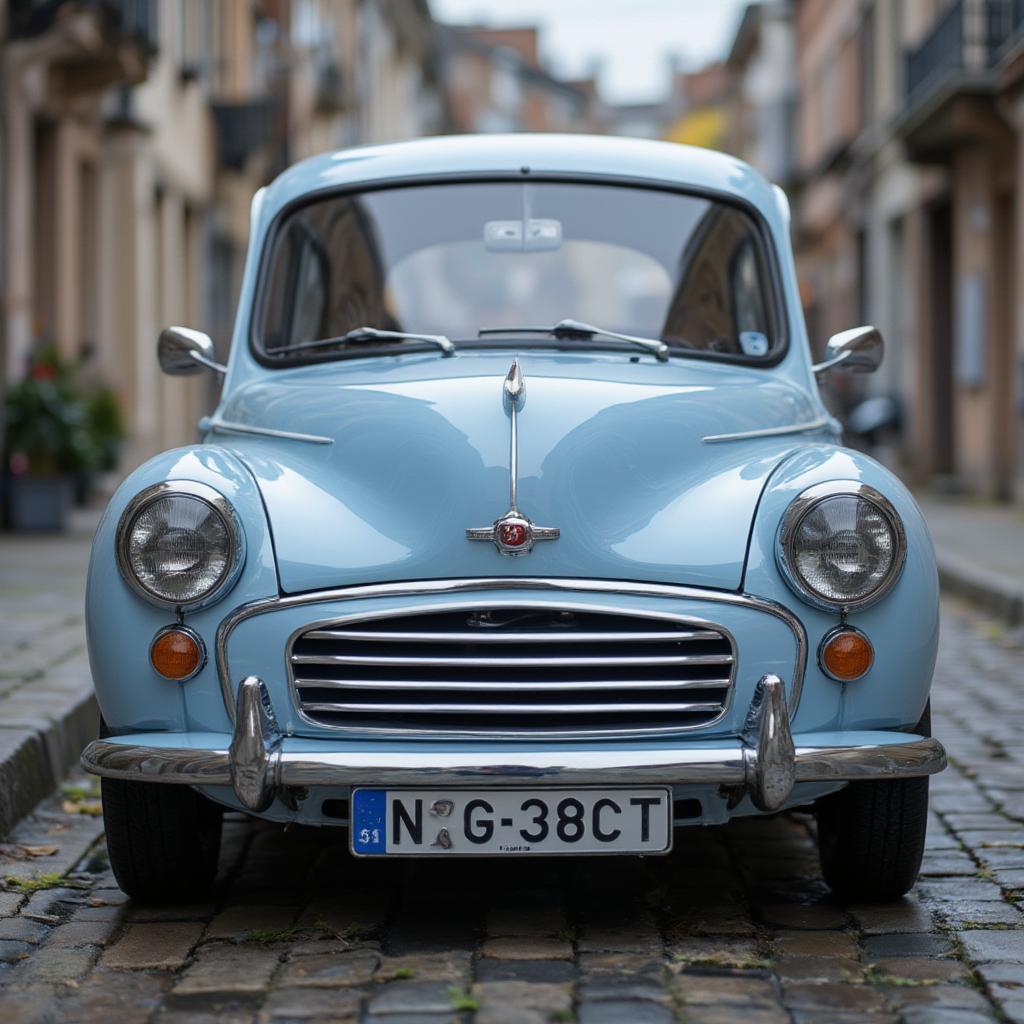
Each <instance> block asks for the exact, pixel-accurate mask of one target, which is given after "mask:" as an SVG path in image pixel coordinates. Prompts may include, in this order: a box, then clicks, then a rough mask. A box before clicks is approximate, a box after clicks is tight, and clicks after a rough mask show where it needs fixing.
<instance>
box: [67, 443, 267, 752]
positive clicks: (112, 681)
mask: <svg viewBox="0 0 1024 1024" xmlns="http://www.w3.org/2000/svg"><path fill="white" fill-rule="evenodd" d="M165 480H192V481H196V482H198V483H204V484H207V485H209V486H210V487H214V488H216V489H217V490H218V491H220V493H221V494H223V495H224V497H225V498H227V499H228V501H230V502H231V504H232V505H233V506H234V507H235V509H236V511H237V512H238V517H239V520H240V521H241V524H242V529H243V531H244V532H245V539H246V554H245V564H244V565H243V567H242V572H241V574H240V576H239V578H238V582H237V583H236V584H235V586H234V587H232V589H231V590H229V591H228V592H227V593H226V594H225V595H224V597H223V598H221V600H219V601H218V602H216V603H215V604H213V605H210V606H209V607H207V608H202V609H199V610H198V611H190V612H187V613H186V614H185V616H184V619H185V622H186V623H187V624H188V625H189V626H191V627H192V628H193V629H194V630H196V632H197V633H198V634H199V635H200V636H201V637H202V639H203V642H204V643H205V644H206V649H207V659H206V664H205V665H204V666H203V668H202V670H201V671H200V672H199V674H198V675H196V676H195V677H194V678H193V679H190V680H189V681H188V682H186V683H176V682H171V681H169V680H166V679H164V678H163V677H162V676H159V675H157V673H156V672H155V671H154V670H153V668H152V666H151V665H150V663H149V645H150V642H151V641H152V639H153V635H154V634H155V633H156V632H157V630H158V629H160V628H161V627H162V626H166V625H169V624H170V623H172V622H173V621H174V613H173V612H172V611H170V610H168V609H166V608H158V607H156V606H154V605H152V604H149V603H148V602H147V601H145V600H144V599H143V598H141V597H139V596H138V595H137V594H136V593H135V592H134V591H133V590H132V589H131V588H130V587H129V586H128V585H127V584H126V583H125V581H124V579H123V578H122V576H121V573H120V571H119V570H118V567H117V558H116V555H115V550H114V544H115V540H114V537H115V533H116V531H117V524H118V521H119V520H120V518H121V514H122V512H123V511H124V509H125V506H126V505H127V504H128V502H129V501H131V499H132V498H134V497H135V495H136V494H138V493H139V492H140V491H141V490H144V489H145V488H147V487H150V486H152V485H153V484H156V483H161V482H163V481H165ZM277 592H278V581H277V570H276V567H275V562H274V550H273V544H272V540H271V535H270V528H269V526H268V523H267V517H266V512H265V511H264V508H263V502H262V499H261V497H260V493H259V489H258V488H257V486H256V483H255V481H254V480H253V477H252V474H251V473H250V472H249V470H248V468H247V467H246V466H245V464H244V463H243V462H242V460H241V459H239V458H238V456H237V455H235V454H233V453H232V452H231V451H229V450H227V449H225V448H220V447H217V446H215V445H194V446H191V447H187V448H177V449H174V450H172V451H169V452H163V453H162V454H160V455H157V456H156V457H155V458H153V459H150V460H149V461H148V462H146V463H144V464H143V465H141V466H140V467H139V468H138V469H136V470H135V471H134V472H133V473H131V474H130V475H129V476H128V478H127V479H126V480H125V481H124V482H123V483H122V484H121V486H120V487H119V488H118V489H117V491H116V492H115V494H114V496H113V498H111V500H110V504H109V505H108V506H107V509H106V511H105V512H104V514H103V518H102V519H101V520H100V524H99V527H98V528H97V530H96V536H95V538H94V539H93V546H92V557H91V559H90V562H89V575H88V580H87V582H86V596H85V620H86V637H87V641H88V646H89V663H90V666H91V668H92V677H93V683H94V685H95V687H96V697H97V700H98V702H99V706H100V711H101V712H102V714H103V718H104V721H105V722H106V724H107V727H108V728H109V729H110V731H111V732H112V733H114V734H117V733H119V732H136V731H140V732H141V731H146V730H157V731H162V730H171V731H179V730H190V729H191V730H209V731H230V722H229V720H228V717H227V713H226V711H225V709H224V702H223V699H222V697H221V692H220V685H219V682H218V679H217V671H216V664H215V660H216V659H215V657H214V651H215V647H214V645H215V640H216V632H217V626H218V625H219V624H220V621H221V620H222V619H223V618H224V616H225V615H227V614H228V612H230V611H231V610H232V609H233V608H235V607H237V606H238V605H239V604H242V603H243V602H246V601H252V600H256V599H257V598H260V597H268V596H270V595H274V594H276V593H277Z"/></svg>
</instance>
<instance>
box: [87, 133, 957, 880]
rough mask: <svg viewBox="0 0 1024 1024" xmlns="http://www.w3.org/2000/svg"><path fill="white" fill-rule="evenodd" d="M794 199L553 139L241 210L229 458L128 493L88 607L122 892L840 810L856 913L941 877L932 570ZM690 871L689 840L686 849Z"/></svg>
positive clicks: (331, 183) (381, 169)
mask: <svg viewBox="0 0 1024 1024" xmlns="http://www.w3.org/2000/svg"><path fill="white" fill-rule="evenodd" d="M787 216H788V214H787V209H786V204H785V199H784V197H782V195H781V193H779V192H778V191H777V190H775V189H773V188H772V187H771V186H770V185H768V184H767V183H766V182H764V181H763V180H762V179H761V178H760V177H759V176H758V175H757V174H756V173H755V172H753V171H752V170H751V169H750V168H749V167H747V166H746V165H744V164H742V163H741V162H739V161H736V160H733V159H731V158H729V157H725V156H722V155H718V154H713V153H708V152H704V151H699V150H691V149H688V148H686V147H680V146H673V145H668V144H659V143H641V142H627V141H625V140H614V139H586V138H577V137H572V138H562V137H557V136H548V137H531V136H512V137H488V138H462V139H442V140H430V141H422V142H415V143H405V144H398V145H394V146H383V147H377V148H373V149H365V150H353V151H349V152H342V153H337V154H333V155H329V156H325V157H322V158H316V159H314V160H311V161H307V162H306V163H303V164H300V165H298V166H297V167H295V168H292V169H291V170H290V171H288V172H286V173H285V174H284V175H282V176H281V177H280V178H279V179H278V180H277V181H276V182H274V183H273V184H272V185H271V186H269V187H268V188H267V189H266V190H264V191H263V192H262V193H260V194H259V195H258V196H257V197H256V199H255V200H254V203H253V220H252V240H251V247H250V255H249V259H248V263H247V266H246V270H245V278H244V283H243V288H242V295H241V300H240V306H239V313H238V320H237V324H236V329H235V334H234V338H233V343H232V347H231V355H230V360H229V363H228V365H227V367H226V368H225V367H220V366H219V365H218V364H217V363H216V360H215V357H214V353H213V346H212V344H211V343H210V342H209V339H207V338H206V336H205V335H202V334H199V333H198V332H195V331H190V330H186V329H183V328H171V329H169V330H168V331H166V332H164V335H163V336H162V337H161V342H160V348H161V361H162V363H163V365H164V368H165V369H167V370H168V371H169V372H176V373H183V372H191V371H192V370H198V369H201V368H202V367H204V366H205V367H212V368H213V369H215V370H217V371H219V372H223V373H224V374H225V381H224V387H223V393H222V397H221V401H220V403H219V405H218V408H217V410H216V412H215V413H214V414H213V415H212V416H211V417H209V418H208V419H206V420H205V421H204V422H203V424H202V431H203V441H202V443H199V444H196V445H193V446H189V447H187V448H182V449H178V450H175V451H170V452H166V453H164V454H162V455H159V456H157V457H156V458H154V459H152V460H150V461H149V462H148V463H146V464H145V465H143V466H142V467H140V468H139V469H138V470H136V471H135V472H134V473H132V474H131V475H130V476H129V477H128V479H127V480H126V481H125V482H124V484H123V485H122V486H121V488H120V489H119V490H118V492H117V493H116V494H115V496H114V498H113V500H112V501H111V503H110V506H109V509H108V510H107V513H106V515H105V517H104V519H103V521H102V523H101V525H100V528H99V530H98V532H97V536H96V541H95V545H94V551H93V559H92V565H91V569H90V576H89V584H88V595H87V603H88V608H87V610H88V633H89V646H90V657H91V663H92V669H93V674H94V679H95V684H96V691H97V696H98V699H99V703H100V707H101V710H102V715H103V722H102V736H101V738H100V739H99V740H97V741H95V742H94V743H92V744H90V746H89V747H88V748H87V750H86V751H85V753H84V755H83V764H84V765H85V767H86V768H88V769H89V770H90V771H93V772H96V773H97V774H99V775H101V776H103V794H104V812H105V815H106V825H107V840H108V846H109V849H110V854H111V863H112V865H113V867H114V871H115V873H116V875H117V878H118V881H119V882H120V884H121V885H122V887H123V888H124V889H125V890H126V891H127V892H129V893H130V894H132V895H136V896H145V897H149V898H154V897H155V898H165V899H166V898H175V897H176V896H178V895H188V896H189V897H192V896H194V892H195V889H196V887H197V886H198V887H202V886H204V885H208V884H209V883H210V882H211V881H212V879H213V877H214V873H215V871H216V863H217V851H218V846H219V835H220V812H221V809H222V808H224V807H228V808H233V809H236V810H242V811H246V812H248V813H250V814H255V815H258V816H261V817H263V818H266V819H270V820H274V821H280V822H300V823H304V824H309V825H321V826H341V827H347V828H348V829H349V832H350V837H351V849H352V852H353V853H354V854H356V855H357V856H434V857H437V856H441V857H451V856H466V855H481V854H483V855H490V856H496V857H501V856H523V855H535V854H551V855H554V854H581V853H586V854H601V853H606V854H612V853H632V854H658V853H664V852H667V851H668V850H669V849H670V848H671V846H672V843H673V838H674V837H675V836H676V833H677V830H678V829H679V828H680V827H681V826H686V825H691V826H697V825H713V824H718V823H722V822H725V821H727V820H729V819H730V818H732V817H736V816H741V815H751V814H770V813H775V812H778V811H781V810H785V809H787V808H793V807H806V806H809V805H813V806H814V808H815V811H816V814H817V817H818V834H819V841H820V846H821V854H822V865H823V869H824V873H825V877H826V879H827V880H828V881H829V883H830V884H831V885H832V886H833V887H834V888H836V889H838V890H842V891H846V892H850V893H856V894H859V895H864V896H870V897H877V898H886V897H892V896H896V895H899V894H901V893H902V892H904V891H906V889H908V888H909V887H910V885H911V884H912V883H913V881H914V878H915V877H916V873H917V869H918V866H919V863H920V856H921V850H922V848H923V842H924V822H925V811H926V807H927V777H928V775H930V774H932V773H934V772H936V771H939V770H941V768H942V767H943V766H944V763H945V756H944V753H943V750H942V747H941V745H940V744H939V743H938V742H937V741H936V740H934V739H932V738H930V735H929V722H928V693H929V687H930V683H931V675H932V669H933V665H934V660H935V651H936V642H937V633H938V600H937V576H936V570H935V564H934V559H933V555H932V550H931V545H930V541H929V538H928V534H927V531H926V529H925V525H924V523H923V521H922V518H921V515H920V513H919V512H918V510H917V508H916V506H915V505H914V502H913V500H912V499H911V497H910V495H909V494H908V493H907V491H906V489H905V488H904V487H903V486H902V485H901V484H900V483H899V481H898V480H897V479H895V478H894V477H893V476H892V475H891V474H890V473H889V472H888V471H887V470H886V469H884V468H883V467H881V466H880V465H878V464H877V463H875V462H874V461H872V460H871V459H870V458H868V457H866V456H864V455H862V454H860V453H857V452H854V451H851V450H849V449H846V448H844V447H842V446H841V444H840V443H839V440H838V425H837V424H836V423H835V421H834V420H833V419H832V417H831V416H830V415H829V414H828V412H827V411H826V409H825V407H824V406H823V404H822V402H821V399H820V397H819V394H818V389H817V384H816V374H820V373H822V372H825V371H827V370H829V369H833V368H834V369H836V370H840V369H843V368H846V369H860V370H867V369H871V368H873V367H874V366H875V365H877V362H878V360H879V359H880V356H881V340H880V338H879V337H878V335H877V333H876V332H874V331H872V330H871V329H869V328H861V329H855V330H853V331H849V332H846V333H845V334H843V335H839V336H837V337H836V338H834V339H833V340H832V342H830V345H829V350H828V358H827V360H826V362H825V363H824V364H821V365H819V366H817V367H815V366H812V364H811V361H810V356H809V346H808V342H807V338H806V336H805V330H804V325H803V319H802V315H801V310H800V305H799V301H798V295H797V286H796V280H795V272H794V268H793V264H792V258H791V254H790V249H789V240H788V222H787ZM677 841H680V842H685V832H678V837H677Z"/></svg>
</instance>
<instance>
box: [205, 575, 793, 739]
mask: <svg viewBox="0 0 1024 1024" xmlns="http://www.w3.org/2000/svg"><path fill="white" fill-rule="evenodd" d="M492 590H543V591H554V592H557V593H563V594H570V595H571V594H572V593H574V592H575V593H585V594H618V595H621V596H623V597H665V598H675V599H678V600H693V601H706V602H711V603H718V604H730V605H736V606H739V607H741V608H751V609H754V610H756V611H761V612H765V613H766V614H768V615H772V616H774V617H775V618H777V619H780V620H781V621H782V622H784V623H785V624H786V626H787V627H788V628H789V630H790V632H791V633H792V634H793V639H794V641H795V643H796V659H795V662H794V666H793V680H792V683H791V684H790V693H789V701H788V706H789V717H790V720H792V718H793V716H794V715H795V714H796V710H797V708H798V707H799V706H800V695H801V692H802V690H803V683H804V672H805V671H806V668H807V633H806V631H805V630H804V626H803V623H802V622H801V621H800V619H799V618H798V617H797V616H796V615H795V614H794V613H793V612H791V611H790V610H789V609H788V608H786V607H785V605H781V604H779V603H778V602H777V601H772V600H769V599H768V598H763V597H755V596H754V595H753V594H743V593H731V592H728V591H718V590H703V589H701V588H699V587H686V586H677V585H675V584H669V583H633V582H629V581H619V582H611V581H608V580H581V579H543V578H538V577H529V576H518V577H515V576H509V577H503V576H496V577H480V578H476V579H462V580H421V581H417V582H408V583H371V584H367V585H363V586H354V587H343V588H339V589H336V590H320V591H316V592H315V593H312V594H289V595H285V596H283V597H280V596H275V597H266V598H262V599H261V600H258V601H251V602H249V603H248V604H243V605H240V606H239V607H238V608H236V609H235V610H234V611H233V612H232V613H231V614H230V615H228V616H226V617H225V618H224V619H223V620H222V621H221V623H220V625H219V626H218V627H217V639H216V645H215V647H216V661H217V675H218V677H219V679H220V686H221V695H222V697H223V699H224V707H225V710H226V711H227V713H228V717H229V718H230V719H231V721H232V722H233V721H234V705H235V694H234V688H233V686H232V684H231V676H230V673H229V668H228V653H227V651H228V640H229V638H230V636H231V633H232V632H233V631H234V629H235V628H236V627H237V626H238V625H239V624H240V623H242V622H245V621H247V620H248V619H251V618H253V617H255V616H258V615H265V614H266V613H267V612H272V611H277V610H279V609H281V608H294V607H299V606H303V605H315V604H325V603H327V602H329V601H357V600H365V599H368V598H376V597H427V596H434V595H437V594H466V593H474V592H480V593H486V592H487V591H492ZM613 610H615V611H623V609H613ZM625 611H626V612H627V613H628V612H629V611H632V612H633V613H634V614H636V609H631V610H630V609H626V610H625ZM645 614H650V613H645ZM368 617H369V616H357V617H356V618H360V619H362V618H368ZM332 621H336V620H327V621H326V622H325V623H321V625H327V624H329V623H330V622H332ZM690 621H692V619H691V620H690ZM306 628H307V629H310V628H317V624H316V623H307V625H306ZM733 650H737V648H736V646H735V643H734V646H733Z"/></svg>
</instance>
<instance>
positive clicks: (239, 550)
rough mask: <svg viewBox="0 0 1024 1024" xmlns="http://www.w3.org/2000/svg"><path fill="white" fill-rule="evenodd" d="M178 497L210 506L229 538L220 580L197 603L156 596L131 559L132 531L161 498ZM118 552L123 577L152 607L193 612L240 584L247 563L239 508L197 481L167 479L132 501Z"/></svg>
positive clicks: (121, 526)
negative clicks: (148, 508)
mask: <svg viewBox="0 0 1024 1024" xmlns="http://www.w3.org/2000/svg"><path fill="white" fill-rule="evenodd" d="M174 495H186V496H187V497H190V498H195V499H197V500H198V501H200V502H202V503H203V504H204V505H207V506H208V507H209V508H211V509H213V511H214V512H215V513H216V514H217V515H218V516H220V518H221V520H222V522H223V523H224V529H225V531H226V533H227V535H228V543H229V545H230V550H229V551H228V558H227V561H226V563H225V566H224V571H223V573H222V574H221V577H220V579H219V580H218V581H217V582H216V583H215V584H214V585H213V587H211V588H210V589H209V590H208V591H207V592H206V593H205V594H203V596H202V597H199V598H196V599H195V600H193V601H171V600H168V599H167V598H163V597H160V596H159V595H158V594H154V593H152V592H151V591H150V590H148V589H147V588H146V587H144V586H143V585H142V584H141V583H140V582H139V579H138V577H137V576H136V575H135V573H134V571H133V570H132V565H131V559H130V558H129V557H128V540H129V537H130V535H131V528H132V526H133V525H134V523H135V520H136V519H137V518H138V516H139V515H140V514H141V513H142V512H143V511H144V510H145V509H146V507H147V506H148V505H150V504H152V503H153V502H154V501H158V500H159V499H160V498H167V497H172V496H174ZM114 553H115V557H116V559H117V567H118V569H119V570H120V572H121V578H122V579H123V580H124V581H125V583H127V584H128V586H129V587H131V589H132V590H134V591H135V593H136V594H138V595H139V597H141V598H142V599H143V600H144V601H147V602H148V603H149V604H153V605H156V606H157V607H158V608H169V609H173V610H178V609H183V610H186V611H190V610H192V609H195V608H204V607H206V605H209V604H213V602H214V601H219V600H220V598H221V597H223V596H224V594H226V593H227V592H228V591H229V590H230V589H231V588H232V587H233V586H234V585H235V583H237V582H238V577H239V574H240V573H241V572H242V566H243V565H244V564H245V531H244V530H243V529H242V524H241V522H240V520H239V518H238V513H237V512H236V511H235V506H234V505H232V504H231V502H230V501H228V499H227V498H225V497H224V495H223V494H221V493H220V491H218V490H216V489H215V488H213V487H210V486H209V485H208V484H201V483H198V482H197V481H195V480H164V481H162V482H161V483H158V484H152V485H151V486H150V487H145V488H143V489H142V490H141V491H139V493H138V494H136V495H135V497H134V498H132V500H131V501H129V502H128V504H127V505H126V506H125V508H124V511H123V512H122V513H121V518H120V519H119V520H118V521H117V531H116V533H115V534H114Z"/></svg>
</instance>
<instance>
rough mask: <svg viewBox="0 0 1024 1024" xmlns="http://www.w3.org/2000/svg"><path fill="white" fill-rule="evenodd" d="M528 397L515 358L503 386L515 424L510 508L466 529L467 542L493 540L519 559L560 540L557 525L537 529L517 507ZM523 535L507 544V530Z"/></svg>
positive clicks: (501, 551) (501, 550) (505, 402)
mask: <svg viewBox="0 0 1024 1024" xmlns="http://www.w3.org/2000/svg"><path fill="white" fill-rule="evenodd" d="M525 398H526V382H525V381H524V380H523V371H522V370H521V369H520V366H519V360H518V359H513V360H512V365H511V366H510V367H509V371H508V373H507V374H506V375H505V380H504V381H503V382H502V385H501V400H502V403H503V405H505V406H506V407H507V408H508V412H509V420H510V423H511V440H510V441H509V456H508V466H509V486H508V492H509V505H508V511H507V512H506V513H505V514H504V515H502V516H499V517H498V518H497V519H495V520H494V522H493V523H491V525H490V526H470V527H468V528H467V529H466V540H489V541H491V542H492V543H493V544H494V546H495V547H496V548H497V549H498V552H499V554H502V555H508V556H509V557H512V558H515V557H519V556H522V555H528V554H529V553H530V552H531V551H532V550H533V545H534V544H535V543H536V542H537V541H539V540H558V537H559V533H560V531H559V529H558V527H557V526H535V525H534V523H533V520H532V519H530V517H529V516H527V515H524V514H523V513H522V512H520V511H519V506H518V505H517V501H518V495H519V419H518V415H519V408H520V407H521V406H522V404H523V401H524V400H525ZM506 529H511V530H516V531H518V532H519V539H518V540H516V541H514V542H506V540H505V536H504V534H505V530H506Z"/></svg>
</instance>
